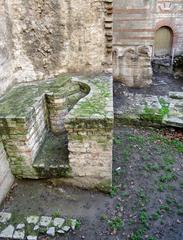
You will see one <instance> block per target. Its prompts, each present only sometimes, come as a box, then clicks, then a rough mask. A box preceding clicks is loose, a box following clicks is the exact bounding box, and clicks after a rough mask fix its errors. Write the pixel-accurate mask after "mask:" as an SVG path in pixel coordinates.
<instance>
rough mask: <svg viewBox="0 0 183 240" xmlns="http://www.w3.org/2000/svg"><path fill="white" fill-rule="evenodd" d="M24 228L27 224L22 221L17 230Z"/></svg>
mask: <svg viewBox="0 0 183 240" xmlns="http://www.w3.org/2000/svg"><path fill="white" fill-rule="evenodd" d="M23 228H25V224H24V223H20V224H18V225H17V227H16V229H17V230H21V229H23Z"/></svg>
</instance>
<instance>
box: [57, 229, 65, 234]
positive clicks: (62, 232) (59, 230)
mask: <svg viewBox="0 0 183 240" xmlns="http://www.w3.org/2000/svg"><path fill="white" fill-rule="evenodd" d="M57 233H59V234H64V233H65V232H64V231H63V230H62V229H58V230H57Z"/></svg>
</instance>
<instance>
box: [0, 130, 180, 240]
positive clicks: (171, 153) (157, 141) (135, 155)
mask: <svg viewBox="0 0 183 240" xmlns="http://www.w3.org/2000/svg"><path fill="white" fill-rule="evenodd" d="M113 155H114V157H113V188H112V190H111V193H110V194H108V195H107V194H102V193H97V192H92V191H85V190H80V189H75V188H70V187H64V186H57V187H54V186H52V185H51V184H49V183H48V182H46V181H17V182H16V183H17V185H15V186H14V188H13V189H12V191H11V192H10V194H9V195H8V197H7V199H6V200H5V202H4V203H3V204H2V205H1V208H0V209H1V210H6V211H11V212H13V213H17V215H19V214H21V215H25V216H26V215H29V214H37V215H50V216H51V215H54V213H56V212H57V213H58V212H60V214H61V216H65V217H72V218H73V217H74V218H77V219H79V220H80V221H81V227H80V229H79V230H76V231H75V232H74V233H69V234H66V235H65V236H62V237H60V236H57V237H55V238H54V239H55V240H56V239H64V240H66V239H67V240H79V239H87V240H105V239H111V240H113V239H115V240H119V239H120V240H127V239H130V240H142V239H148V240H182V239H183V200H182V199H183V143H181V142H180V141H178V140H171V141H169V140H167V138H166V137H162V135H160V134H159V132H157V130H154V129H143V128H132V127H124V126H115V129H114V151H113ZM40 239H42V240H43V239H44V240H46V239H50V238H46V237H40Z"/></svg>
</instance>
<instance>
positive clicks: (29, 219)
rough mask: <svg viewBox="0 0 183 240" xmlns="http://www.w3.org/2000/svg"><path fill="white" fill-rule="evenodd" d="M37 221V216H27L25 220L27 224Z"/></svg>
mask: <svg viewBox="0 0 183 240" xmlns="http://www.w3.org/2000/svg"><path fill="white" fill-rule="evenodd" d="M38 221H39V217H38V216H30V217H27V222H28V223H29V224H37V222H38Z"/></svg>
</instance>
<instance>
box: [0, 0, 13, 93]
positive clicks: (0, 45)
mask: <svg viewBox="0 0 183 240" xmlns="http://www.w3.org/2000/svg"><path fill="white" fill-rule="evenodd" d="M4 2H5V1H3V0H0V22H1V24H0V95H1V94H2V93H3V92H4V91H5V90H6V89H7V88H8V87H9V86H11V85H12V82H13V77H12V72H13V67H12V42H11V32H10V28H11V24H10V22H9V17H8V13H7V5H6V4H5V3H4Z"/></svg>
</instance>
